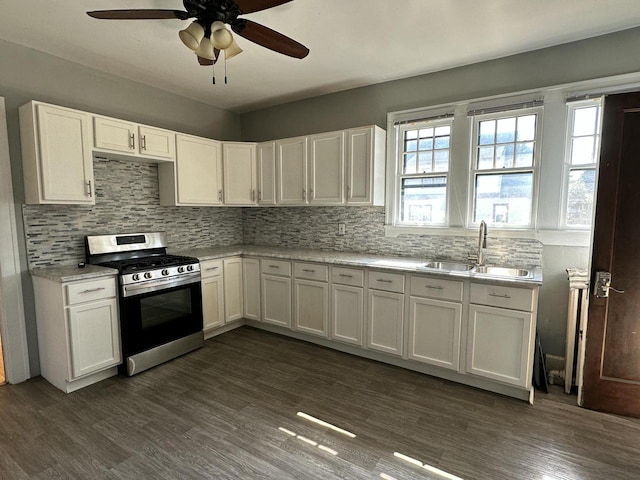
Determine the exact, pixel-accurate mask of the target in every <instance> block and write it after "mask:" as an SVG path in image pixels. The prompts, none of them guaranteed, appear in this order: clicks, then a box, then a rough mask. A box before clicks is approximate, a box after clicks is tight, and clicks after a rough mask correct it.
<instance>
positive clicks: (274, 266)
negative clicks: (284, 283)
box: [269, 265, 280, 268]
mask: <svg viewBox="0 0 640 480" xmlns="http://www.w3.org/2000/svg"><path fill="white" fill-rule="evenodd" d="M269 268H280V265H269Z"/></svg>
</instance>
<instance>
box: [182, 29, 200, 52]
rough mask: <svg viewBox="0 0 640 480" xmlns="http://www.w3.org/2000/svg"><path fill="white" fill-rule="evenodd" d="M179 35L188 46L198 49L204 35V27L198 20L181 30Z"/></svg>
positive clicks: (194, 49)
mask: <svg viewBox="0 0 640 480" xmlns="http://www.w3.org/2000/svg"><path fill="white" fill-rule="evenodd" d="M178 35H179V36H180V40H182V43H184V44H185V46H186V47H187V48H190V49H191V50H193V51H196V50H198V47H200V42H201V41H202V38H203V37H204V28H203V27H202V25H200V24H199V23H198V22H191V25H189V26H188V27H187V28H185V29H184V30H180V32H178Z"/></svg>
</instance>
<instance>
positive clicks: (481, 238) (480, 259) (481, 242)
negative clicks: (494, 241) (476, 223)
mask: <svg viewBox="0 0 640 480" xmlns="http://www.w3.org/2000/svg"><path fill="white" fill-rule="evenodd" d="M483 248H487V222H485V221H484V220H482V221H481V222H480V232H479V233H478V256H477V259H476V262H477V264H478V265H484V251H483V250H482V249H483Z"/></svg>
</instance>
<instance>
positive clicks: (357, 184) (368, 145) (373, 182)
mask: <svg viewBox="0 0 640 480" xmlns="http://www.w3.org/2000/svg"><path fill="white" fill-rule="evenodd" d="M385 145H386V132H385V131H384V130H382V129H381V128H380V127H377V126H371V127H363V128H353V129H351V130H348V131H347V202H346V203H347V204H348V205H384V188H385V184H384V182H385V148H386V147H385Z"/></svg>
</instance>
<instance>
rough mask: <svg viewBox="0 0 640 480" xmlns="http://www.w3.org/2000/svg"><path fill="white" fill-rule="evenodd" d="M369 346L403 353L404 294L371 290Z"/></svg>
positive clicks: (397, 353)
mask: <svg viewBox="0 0 640 480" xmlns="http://www.w3.org/2000/svg"><path fill="white" fill-rule="evenodd" d="M368 305H369V315H368V318H367V320H368V327H369V333H368V336H367V347H369V348H371V349H373V350H379V351H381V352H385V353H390V354H392V355H398V356H400V355H402V343H403V341H402V340H403V336H402V333H403V325H404V294H402V293H395V292H384V291H379V290H369V302H368Z"/></svg>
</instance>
